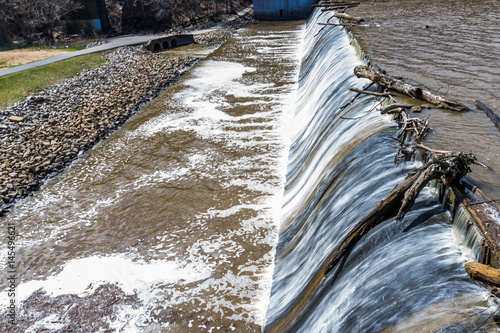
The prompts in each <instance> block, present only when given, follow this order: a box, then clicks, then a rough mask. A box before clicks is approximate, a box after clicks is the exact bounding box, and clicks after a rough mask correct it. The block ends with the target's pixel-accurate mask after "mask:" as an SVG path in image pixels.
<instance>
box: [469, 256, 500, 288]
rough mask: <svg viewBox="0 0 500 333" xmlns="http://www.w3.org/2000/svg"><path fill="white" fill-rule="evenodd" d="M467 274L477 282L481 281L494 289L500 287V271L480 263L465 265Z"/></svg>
mask: <svg viewBox="0 0 500 333" xmlns="http://www.w3.org/2000/svg"><path fill="white" fill-rule="evenodd" d="M465 270H466V271H467V274H469V276H470V277H471V278H472V279H473V280H476V281H481V282H483V283H486V284H488V285H490V286H492V287H497V288H498V287H500V270H498V269H495V268H493V267H490V266H488V265H483V264H480V263H478V262H468V263H466V264H465Z"/></svg>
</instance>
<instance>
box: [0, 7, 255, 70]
mask: <svg viewBox="0 0 500 333" xmlns="http://www.w3.org/2000/svg"><path fill="white" fill-rule="evenodd" d="M251 9H252V7H248V8H246V9H244V10H242V11H241V12H239V13H238V14H236V15H233V16H231V17H229V18H228V19H226V20H224V21H222V22H220V23H218V24H217V25H215V26H213V27H211V28H209V29H204V30H196V31H190V32H187V33H188V34H192V35H200V34H204V33H207V32H210V31H213V30H216V29H219V28H221V27H223V26H224V25H226V24H227V23H229V22H232V21H234V20H236V19H237V18H238V17H240V16H243V15H245V14H247V13H248V12H249V11H250V10H251ZM165 36H172V35H171V34H170V35H142V36H125V37H117V38H112V39H107V40H106V42H105V43H103V44H101V45H97V46H93V47H89V48H87V49H84V50H79V51H74V52H68V53H65V54H61V55H58V56H54V57H50V58H46V59H42V60H38V61H34V62H31V63H29V64H25V65H20V66H16V67H11V68H6V69H2V70H0V76H5V75H9V74H14V73H18V72H22V71H25V70H27V69H32V68H37V67H41V66H45V65H48V64H52V63H54V62H58V61H61V60H66V59H70V58H73V57H78V56H81V55H85V54H91V53H96V52H102V51H107V50H113V49H116V48H119V47H123V46H131V45H139V44H144V43H147V42H148V41H150V40H151V39H156V38H162V37H165Z"/></svg>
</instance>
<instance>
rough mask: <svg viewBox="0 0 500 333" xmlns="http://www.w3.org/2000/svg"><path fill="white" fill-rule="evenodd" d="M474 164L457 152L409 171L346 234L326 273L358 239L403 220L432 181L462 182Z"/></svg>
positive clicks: (348, 251)
mask: <svg viewBox="0 0 500 333" xmlns="http://www.w3.org/2000/svg"><path fill="white" fill-rule="evenodd" d="M475 162H476V157H475V156H474V155H472V154H461V153H457V154H454V155H451V156H448V155H447V156H443V157H441V158H432V160H430V161H429V162H427V163H425V164H424V165H423V166H422V167H420V168H418V169H416V170H415V171H413V172H410V173H409V174H408V175H407V176H406V178H405V179H404V180H403V181H402V182H401V183H399V184H398V185H397V186H396V187H395V188H394V189H393V190H392V191H391V192H390V193H389V195H387V196H386V197H385V198H384V199H382V200H381V201H380V202H379V203H378V205H377V206H376V207H375V208H373V209H372V210H371V211H370V212H369V213H368V214H367V215H366V216H365V217H364V218H363V219H362V220H361V221H360V222H359V223H358V224H357V225H356V226H355V227H354V228H353V229H352V230H351V231H350V232H349V233H348V234H347V236H346V237H345V238H344V240H343V241H342V242H341V243H340V245H339V246H337V248H336V250H335V251H334V252H333V254H332V256H331V259H330V261H329V262H328V264H327V266H326V268H325V272H324V274H325V275H326V274H328V273H329V272H330V271H331V270H332V269H333V268H334V267H335V266H336V265H337V263H338V262H339V261H340V260H341V259H342V258H343V257H344V256H346V255H349V253H350V252H351V251H352V249H353V248H354V246H355V245H356V244H357V243H358V242H359V240H361V238H362V237H363V236H364V235H366V234H367V233H368V232H369V231H370V230H372V229H373V228H374V227H376V226H377V225H379V224H380V223H382V222H383V221H385V220H387V219H389V218H391V217H394V216H396V220H398V221H400V220H402V219H403V218H404V216H405V214H406V213H407V212H408V211H410V209H411V208H412V207H413V204H414V203H415V200H416V198H417V196H418V194H419V193H420V191H421V190H422V189H423V188H424V187H425V186H426V185H427V183H428V182H429V181H431V180H433V179H440V180H441V181H442V182H444V183H445V184H449V183H451V182H453V181H456V180H459V179H461V178H462V177H464V176H465V175H466V174H467V173H468V172H470V171H471V170H470V164H473V163H475Z"/></svg>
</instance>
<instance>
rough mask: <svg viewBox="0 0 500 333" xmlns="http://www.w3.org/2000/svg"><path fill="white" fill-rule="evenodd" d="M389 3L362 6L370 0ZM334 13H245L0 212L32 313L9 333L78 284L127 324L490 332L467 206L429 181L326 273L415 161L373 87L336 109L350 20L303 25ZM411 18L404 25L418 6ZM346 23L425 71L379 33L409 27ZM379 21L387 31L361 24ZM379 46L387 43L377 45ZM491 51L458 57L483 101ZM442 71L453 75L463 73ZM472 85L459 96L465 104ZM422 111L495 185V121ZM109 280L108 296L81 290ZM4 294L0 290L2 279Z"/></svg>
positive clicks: (104, 318)
mask: <svg viewBox="0 0 500 333" xmlns="http://www.w3.org/2000/svg"><path fill="white" fill-rule="evenodd" d="M404 1H405V2H408V3H410V4H414V5H415V6H416V4H417V3H419V2H418V1H417V0H413V1H411V0H404ZM456 1H458V0H456ZM458 2H459V3H463V4H465V3H466V2H465V1H458ZM395 3H399V2H395V1H394V0H387V1H380V2H377V3H375V4H374V5H373V6H377V5H380V7H374V8H378V9H377V10H373V13H374V14H373V15H376V14H377V15H380V16H381V15H382V12H383V11H384V10H385V11H387V8H388V7H387V6H389V7H390V6H391V5H392V6H395ZM478 3H479V4H480V5H482V6H485V7H484V8H483V10H484V9H486V8H493V9H494V8H496V7H494V6H496V5H495V4H493V3H492V2H491V1H490V2H489V3H490V5H489V6H490V7H488V6H486V5H485V3H488V2H486V1H479V2H478ZM364 5H366V6H368V7H363V6H360V7H359V8H358V9H357V10H358V11H361V12H362V11H363V10H366V11H367V12H369V11H370V10H369V9H368V8H370V6H372V5H371V4H364ZM436 6H437V5H436ZM478 6H479V5H478ZM396 7H397V8H402V7H401V6H399V5H398V6H396ZM403 7H404V8H405V9H401V12H405V10H407V9H408V8H411V7H405V6H403ZM417 7H418V6H417ZM444 7H445V8H448V6H444ZM363 8H365V9H363ZM431 8H433V7H431ZM481 8H482V7H481ZM448 10H451V11H452V12H453V10H458V9H449V8H448ZM367 12H365V14H366V13H367ZM409 12H410V11H409ZM488 14H490V13H489V12H488ZM497 14H498V12H497ZM497 14H495V13H493V14H490V15H487V17H488V20H490V18H491V17H493V18H494V17H496V16H495V15H497ZM330 15H331V13H328V12H327V13H322V12H321V11H320V10H316V11H315V13H314V14H313V16H312V17H311V18H310V19H309V20H308V23H307V24H304V23H303V22H261V23H254V24H251V25H249V26H248V27H247V28H245V29H243V30H242V31H240V33H239V34H238V35H236V36H235V37H233V38H232V39H231V40H229V41H228V42H227V43H226V44H225V45H223V46H222V47H221V48H220V49H218V50H216V51H215V52H213V53H212V54H210V55H209V56H208V57H207V58H206V59H205V60H204V61H202V62H200V63H199V64H197V65H196V66H195V67H193V68H192V69H191V70H190V71H189V72H188V73H187V74H185V75H184V76H183V78H182V79H181V80H180V81H179V82H178V83H176V84H175V85H173V86H171V87H169V88H167V90H166V91H165V92H164V93H162V94H161V95H160V96H159V97H158V98H156V99H155V100H154V101H152V102H151V103H149V104H148V105H147V106H146V107H144V108H143V109H142V110H141V111H140V112H138V113H137V114H136V115H135V116H134V117H133V118H132V119H130V121H128V122H127V123H126V124H125V125H124V126H123V127H122V128H120V129H119V130H118V131H116V132H115V133H113V134H112V135H111V136H110V137H109V138H108V139H106V140H105V141H103V142H102V143H101V144H99V145H98V146H97V147H95V148H94V149H93V150H92V151H90V152H89V153H88V154H85V155H83V156H81V157H80V158H79V159H78V160H77V161H75V163H73V164H72V165H71V167H69V168H68V169H67V170H65V171H64V172H63V173H61V174H59V175H58V176H56V177H55V178H53V179H51V180H49V181H48V182H47V183H46V184H45V185H44V186H43V188H42V189H41V190H39V191H38V192H37V193H35V194H34V195H33V196H32V197H30V198H27V199H25V200H23V201H21V202H19V203H18V204H17V206H16V207H15V209H13V210H12V211H11V212H10V213H9V214H8V215H6V216H4V217H2V219H1V221H2V224H3V225H7V224H12V225H15V226H16V230H17V245H18V247H17V254H16V258H17V261H16V268H17V278H18V282H19V285H18V287H17V295H16V296H17V302H18V303H22V304H23V306H24V308H25V309H28V310H25V312H20V313H19V319H20V320H21V321H22V322H21V324H23V325H24V326H23V327H24V329H23V330H19V331H31V332H36V331H37V330H40V329H42V328H46V329H48V331H51V332H56V331H61V330H65V329H66V328H67V327H71V325H73V329H75V327H76V326H75V325H76V324H78V323H76V324H75V322H72V321H71V320H82V321H81V322H80V325H84V324H85V323H84V320H83V319H82V318H85V317H86V316H89V315H88V314H87V312H91V311H89V310H88V308H85V306H88V304H89V303H90V301H88V302H86V303H85V300H92V301H93V302H94V303H92V304H95V306H94V307H95V308H98V309H107V310H106V311H107V312H106V313H105V314H102V315H101V317H88V318H90V319H89V320H90V321H92V320H93V321H94V323H95V324H96V325H97V326H100V327H103V328H109V329H114V330H116V331H124V332H169V331H173V332H198V331H208V332H228V331H229V332H233V331H234V332H247V331H248V332H254V331H261V330H262V329H263V328H264V327H265V330H266V331H269V332H284V331H289V332H472V331H483V330H484V331H493V330H495V329H496V328H495V327H496V326H495V324H494V320H493V319H492V318H493V315H494V314H495V312H496V311H497V310H498V307H499V305H498V304H496V301H495V299H492V298H491V296H490V295H489V293H488V292H487V291H486V289H484V288H483V287H481V286H479V285H478V284H476V283H474V282H472V281H471V280H470V279H469V278H468V276H467V274H466V273H465V270H464V268H463V264H464V263H465V262H466V261H471V260H478V258H479V257H480V255H481V253H480V251H479V248H478V244H480V242H481V237H480V236H479V235H478V234H477V233H474V232H473V230H472V229H471V228H469V226H468V223H467V221H466V219H465V218H464V216H463V212H462V211H458V213H457V216H456V217H455V221H452V220H451V217H450V214H449V213H448V212H447V211H445V209H444V208H443V207H442V206H441V204H439V203H438V202H437V200H436V199H435V193H434V190H433V189H431V188H429V189H425V190H424V191H423V193H422V194H421V196H420V197H419V199H418V200H417V203H416V205H415V207H414V209H413V211H412V212H410V213H408V214H407V216H406V217H405V219H404V220H403V221H402V222H397V223H395V221H394V220H388V221H386V222H385V223H384V224H382V225H381V226H379V227H377V228H376V229H375V230H373V231H372V232H370V233H369V234H368V235H367V236H366V237H365V238H364V239H363V240H362V241H361V242H360V243H359V244H358V245H357V246H356V247H355V249H354V250H353V252H352V253H351V254H350V255H349V257H348V258H347V259H346V260H345V261H344V262H343V263H341V264H340V265H339V267H337V268H336V269H335V270H334V271H333V272H331V273H330V274H329V275H328V276H326V277H323V270H324V267H325V264H326V262H327V260H328V258H329V256H330V255H331V253H332V251H334V249H335V246H336V245H337V244H338V243H339V242H340V241H341V240H342V238H343V237H344V236H345V234H346V233H347V232H348V231H349V230H350V228H352V226H353V225H354V224H355V223H357V222H358V221H359V220H360V219H361V218H362V217H363V216H364V215H365V214H366V213H367V212H368V211H369V210H371V209H372V208H373V207H374V206H375V205H376V204H377V203H378V202H379V201H380V200H381V199H382V198H383V197H384V196H385V195H387V193H388V192H389V191H390V190H391V189H392V188H393V187H394V186H395V185H396V184H397V183H398V182H399V181H401V180H402V179H403V178H404V176H405V175H406V173H407V172H408V171H410V170H412V169H413V168H415V166H416V164H418V163H408V164H406V165H399V166H395V165H394V164H393V159H394V154H395V152H396V150H397V148H396V146H395V144H394V143H393V140H392V139H391V138H392V137H393V136H394V135H395V133H396V131H397V128H396V126H395V124H394V123H393V122H392V121H391V119H390V118H389V117H388V116H382V115H380V113H379V112H378V110H377V108H378V105H379V103H380V102H381V101H380V100H379V99H377V98H374V97H368V96H364V97H361V98H358V99H357V100H356V101H355V102H354V103H352V104H350V105H349V106H347V107H344V106H345V105H346V104H347V103H348V102H349V101H350V100H351V99H352V97H353V96H354V94H353V93H351V92H349V91H347V88H349V87H358V88H362V87H364V86H366V85H367V83H368V82H366V81H365V80H359V79H357V78H355V77H354V75H353V71H352V70H353V68H354V66H356V65H359V64H361V61H360V60H359V58H358V57H357V56H356V50H355V49H354V48H353V47H352V46H351V45H350V44H349V39H348V37H347V35H346V33H345V32H344V31H342V29H341V28H340V27H337V26H328V27H326V28H323V29H322V27H323V26H321V25H318V24H317V23H318V22H325V21H326V20H327V19H328V18H329V17H330ZM460 15H465V14H463V13H462V14H460ZM416 16H417V18H415V20H416V21H418V22H417V23H418V25H420V21H419V20H423V18H422V17H427V16H425V15H424V14H420V15H416ZM453 19H454V18H453ZM388 20H389V18H388ZM394 20H395V21H396V19H394ZM443 22H445V21H444V20H442V21H437V20H432V21H431V22H429V23H433V24H434V25H439V24H444V23H443ZM446 22H450V23H449V24H450V25H452V24H453V22H455V21H453V20H446ZM459 22H462V21H459ZM488 22H489V21H488ZM417 23H415V24H417ZM457 24H458V23H457ZM409 26H410V27H409ZM431 26H432V24H431ZM488 27H490V26H489V25H488ZM359 29H360V31H355V34H356V36H357V37H358V38H359V39H360V42H361V43H362V45H363V44H364V45H367V49H368V51H369V54H370V55H371V56H372V58H375V59H376V60H377V61H380V63H381V64H382V65H385V66H388V64H392V63H395V62H398V63H399V65H400V66H397V67H398V68H400V67H401V68H404V69H405V70H404V71H403V72H402V73H401V74H400V75H406V74H408V75H409V77H410V79H413V80H415V81H419V79H418V78H419V76H418V75H416V74H414V72H413V71H411V69H412V68H420V67H419V65H415V66H413V67H412V65H411V64H412V62H411V59H415V57H417V56H416V55H413V54H412V55H410V54H408V53H405V54H404V55H402V56H401V57H394V54H395V48H398V47H395V46H394V45H392V44H391V43H394V40H391V38H393V35H397V36H398V38H400V41H401V42H403V41H404V40H405V38H403V37H402V36H407V35H409V32H410V31H411V32H413V31H414V30H415V29H417V28H415V27H412V25H408V26H407V25H405V27H404V28H402V29H399V28H398V29H393V28H381V27H366V28H359ZM363 29H364V30H363ZM376 29H380V30H376ZM382 29H386V30H382ZM387 29H389V31H396V32H395V33H394V34H392V35H391V34H387V33H386V32H387V31H388V30H387ZM391 29H392V30H391ZM405 29H406V30H405ZM422 29H425V24H424V28H422ZM492 29H493V30H495V29H494V28H492ZM427 30H429V29H426V30H424V31H427ZM374 31H378V32H379V33H380V32H384V31H385V32H384V33H381V34H380V35H377V36H376V37H373V36H370V33H373V32H374ZM418 31H420V30H418ZM430 31H434V32H437V31H443V34H446V33H447V31H448V30H446V29H441V30H439V29H435V30H433V29H432V28H431V29H430ZM438 34H439V33H438ZM450 34H452V33H451V32H450ZM486 35H487V36H490V35H489V34H488V31H486ZM450 38H451V37H450ZM477 38H479V37H477ZM490 38H491V39H492V41H494V40H495V38H497V37H495V36H490ZM415 39H416V40H419V38H418V37H415ZM431 39H432V38H431ZM460 39H461V37H460V36H459V37H458V39H457V40H455V42H454V43H455V44H456V46H455V47H456V48H457V52H458V49H459V48H460V47H459V46H458V45H460V43H461V40H460ZM479 39H480V38H479ZM412 40H413V39H412ZM434 40H435V39H434ZM377 43H380V44H381V45H380V46H379V45H378V44H377ZM406 43H407V44H405V45H406V47H405V49H408V48H410V47H411V43H409V42H408V40H407V39H406ZM439 43H440V44H439V45H440V46H439V47H437V46H436V47H435V48H434V50H435V52H437V54H438V55H437V56H436V55H435V54H431V55H427V56H425V55H422V61H415V63H418V64H422V63H425V62H426V61H427V62H428V63H434V64H440V63H441V62H440V61H441V60H442V59H444V58H446V54H447V52H448V48H447V47H445V46H443V43H446V41H440V42H439ZM384 44H385V46H386V47H384V46H383V45H384ZM472 44H473V45H475V44H474V43H472ZM388 45H391V47H392V49H390V50H392V51H390V50H389V51H387V53H382V51H380V50H385V49H387V46H388ZM496 47H498V46H497V45H496V46H493V47H491V52H490V53H489V55H486V56H484V59H485V60H484V59H483V58H482V56H478V57H479V58H480V59H479V60H477V59H476V60H473V59H472V60H471V56H470V55H465V56H463V57H462V58H460V60H457V61H458V62H459V63H462V62H464V61H471V62H474V61H476V62H478V63H480V64H477V66H479V67H481V66H482V67H481V68H482V70H483V71H485V72H487V73H489V74H488V75H486V78H484V79H482V83H481V84H482V87H476V88H477V89H476V90H477V91H479V93H478V94H480V95H481V97H480V98H479V99H484V100H483V102H485V103H486V104H489V105H490V106H491V107H492V108H493V107H494V106H495V105H498V104H495V103H496V102H495V101H496V100H495V98H496V96H495V92H492V93H491V94H490V93H489V92H487V91H488V90H487V86H488V85H489V84H496V83H498V81H497V79H496V78H495V75H496V74H498V67H495V66H494V65H491V64H492V63H494V61H495V60H498V58H497V57H496V54H497V53H496V52H498V49H497V48H496ZM439 50H441V51H439ZM370 51H372V52H373V54H372V53H371V52H370ZM394 58H396V59H397V60H394ZM403 59H410V60H408V61H404V60H403ZM481 59H483V60H484V61H486V63H484V62H481V61H482V60H481ZM443 61H444V60H443ZM452 67H453V66H452V65H449V68H448V72H450V73H454V71H456V72H457V73H455V74H450V76H451V77H453V75H456V76H457V77H458V76H460V75H465V77H468V78H469V80H471V82H472V81H473V77H472V76H471V74H464V73H462V72H461V71H460V70H459V68H462V67H461V66H458V67H457V66H456V67H455V69H453V68H452ZM391 68H392V67H391ZM426 71H428V70H427V69H422V72H421V75H423V74H422V73H425V72H426ZM390 72H392V71H390ZM418 73H420V72H418ZM398 74H399V73H398ZM452 81H453V82H454V80H451V81H450V82H452ZM480 81H481V80H480ZM444 82H445V81H444ZM424 83H426V84H429V85H431V84H430V83H429V82H424ZM438 85H439V84H438ZM471 85H473V84H471ZM457 87H458V86H457ZM474 87H475V85H474ZM469 90H470V89H469ZM477 91H476V92H477ZM472 96H476V93H471V92H469V95H464V97H463V98H464V99H465V102H466V103H467V104H468V105H470V104H471V103H470V101H469V99H470V98H471V97H472ZM429 115H430V116H431V126H432V127H433V128H434V129H435V134H433V136H432V137H431V138H430V140H431V141H432V142H433V143H436V144H438V145H444V146H436V148H445V149H454V147H455V146H452V147H450V146H447V145H446V144H451V143H456V147H458V148H460V149H462V148H467V149H472V148H475V149H478V151H477V152H478V155H479V156H480V158H481V157H482V158H484V159H485V160H486V162H487V163H486V164H488V166H490V169H488V170H486V171H479V176H478V179H479V180H480V181H483V182H487V183H488V184H489V186H490V187H489V189H490V193H493V194H495V193H497V192H496V191H497V185H496V184H497V182H499V180H498V173H497V172H498V171H497V170H499V169H498V165H499V163H500V162H499V160H500V159H499V158H498V150H497V149H498V148H496V147H497V146H496V144H495V142H498V140H497V139H496V138H497V136H498V133H496V132H494V128H491V126H490V124H489V123H488V120H487V119H486V118H485V117H484V115H483V114H481V113H479V112H472V113H469V114H465V115H455V114H451V113H449V112H442V111H440V112H436V113H432V114H429ZM450 119H452V121H450ZM433 121H437V122H435V123H433ZM455 123H457V125H456V127H455V125H450V124H455ZM470 124H474V125H475V126H469V125H470ZM487 124H488V126H489V127H487ZM457 129H459V130H457ZM463 131H466V135H462V134H461V133H462V132H463ZM457 133H458V134H457ZM480 133H481V134H484V136H483V135H479V134H480ZM475 135H477V137H476V136H475ZM468 138H474V139H473V140H470V139H468ZM491 140H497V141H491ZM487 142H488V143H490V145H486V143H487ZM475 171H476V169H475ZM452 222H453V224H452ZM1 242H2V243H1V246H2V248H5V247H6V245H5V242H6V240H5V239H3V238H2V240H1ZM4 257H5V256H4ZM2 260H4V261H5V259H4V258H3V259H2ZM2 264H5V263H4V262H3V263H2ZM40 288H42V289H40ZM103 288H107V289H103ZM2 289H5V279H2ZM37 290H38V291H37ZM102 290H105V292H104V293H103V292H102ZM105 293H108V294H109V293H111V296H110V297H108V298H107V299H106V300H105V301H104V300H103V299H100V298H99V297H101V296H99V297H98V296H96V295H103V294H105ZM68 294H76V295H78V296H80V298H68V297H69V296H67V295H68ZM0 299H1V300H2V304H3V303H4V302H7V301H8V297H7V293H6V292H3V293H2V294H1V295H0ZM68 300H70V302H68ZM99 302H101V303H99ZM44 304H52V305H53V306H52V308H53V309H55V310H53V311H52V310H48V309H47V307H44ZM85 309H87V310H85ZM78 311H79V312H78ZM86 311H87V312H86ZM70 318H71V320H70ZM68 325H69V326H68ZM92 325H93V324H92ZM89 327H91V326H88V327H87V330H82V331H92V329H90V328H89ZM92 327H93V326H92ZM95 331H98V330H97V329H95Z"/></svg>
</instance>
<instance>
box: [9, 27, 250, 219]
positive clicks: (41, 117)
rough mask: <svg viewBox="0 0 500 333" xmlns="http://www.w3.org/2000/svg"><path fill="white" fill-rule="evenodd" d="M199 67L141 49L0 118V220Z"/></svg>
mask: <svg viewBox="0 0 500 333" xmlns="http://www.w3.org/2000/svg"><path fill="white" fill-rule="evenodd" d="M246 23H248V19H239V20H237V21H236V22H233V23H231V25H230V26H226V27H224V28H222V29H219V30H216V31H213V32H210V33H208V36H200V38H199V41H200V42H203V40H209V41H211V42H212V43H213V41H214V40H217V39H219V40H220V38H222V37H229V36H230V35H231V34H232V33H234V31H235V30H236V29H237V28H239V27H242V26H243V25H245V24H246ZM196 61H197V59H196V58H193V57H166V56H164V55H163V54H161V53H150V52H148V51H146V50H144V48H143V47H126V48H121V49H118V50H116V51H115V52H113V53H111V54H110V55H108V63H106V64H105V65H104V66H102V67H99V68H97V69H95V70H89V71H84V72H83V73H81V75H80V76H77V77H75V78H73V79H70V80H67V81H65V82H63V83H61V84H58V85H55V86H53V87H51V88H48V89H46V90H44V91H41V92H40V93H39V95H37V96H31V97H29V98H28V99H26V100H25V101H23V102H20V103H18V104H16V105H15V106H13V107H11V108H9V109H7V110H4V111H0V216H1V215H3V214H5V213H6V212H7V211H8V210H9V209H10V208H11V207H12V206H13V203H14V202H15V200H17V199H19V198H23V197H26V196H28V195H29V194H30V193H31V192H32V191H34V190H36V189H38V188H39V187H40V186H41V184H42V183H43V181H44V180H45V179H46V178H47V177H50V176H52V175H54V174H56V173H57V172H59V171H61V170H62V169H63V168H64V167H65V166H67V165H68V164H69V163H71V161H73V160H74V159H75V158H76V157H77V156H79V154H81V153H82V152H84V151H86V150H88V149H89V148H90V147H92V146H93V145H94V144H96V143H97V142H99V141H100V140H101V139H103V138H104V137H106V136H107V135H108V134H109V133H110V132H111V131H112V130H114V129H116V128H117V127H118V126H120V125H121V124H123V123H124V122H125V121H126V120H127V119H128V118H129V117H130V116H131V115H132V114H134V113H135V112H136V111H137V110H138V109H140V108H141V106H143V105H144V104H145V103H146V102H147V101H149V100H150V99H152V98H154V97H155V96H156V95H157V94H158V93H159V92H160V91H161V90H162V89H164V88H165V87H166V86H168V85H169V84H171V83H173V82H175V81H176V80H177V79H178V78H179V76H180V75H181V72H182V71H183V70H184V69H185V68H186V67H188V66H191V65H192V64H194V63H195V62H196Z"/></svg>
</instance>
